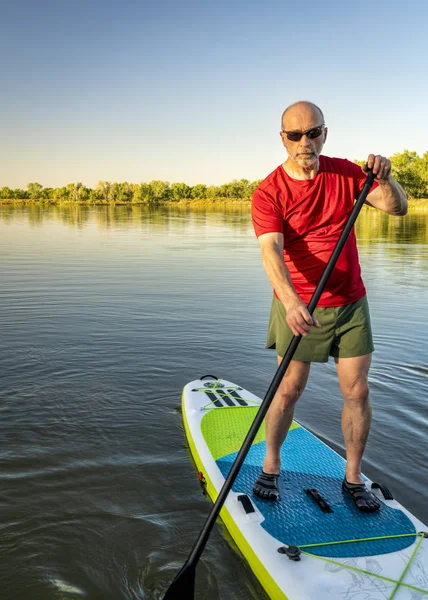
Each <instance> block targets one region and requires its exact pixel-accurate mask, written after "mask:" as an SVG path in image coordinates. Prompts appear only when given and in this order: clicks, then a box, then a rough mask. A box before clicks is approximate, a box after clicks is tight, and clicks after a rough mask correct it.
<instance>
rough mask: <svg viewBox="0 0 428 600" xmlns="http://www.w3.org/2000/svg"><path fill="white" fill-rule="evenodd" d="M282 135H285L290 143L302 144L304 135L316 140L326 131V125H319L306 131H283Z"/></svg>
mask: <svg viewBox="0 0 428 600" xmlns="http://www.w3.org/2000/svg"><path fill="white" fill-rule="evenodd" d="M281 131H282V133H285V135H286V136H287V138H288V139H289V140H290V142H300V140H301V139H302V137H303V136H304V135H306V136H308V138H309V139H310V140H314V139H315V138H317V137H319V136H320V135H321V134H322V132H323V131H324V124H322V125H318V127H312V128H311V129H307V130H306V131H285V130H284V129H281Z"/></svg>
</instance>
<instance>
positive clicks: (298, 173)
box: [282, 157, 320, 181]
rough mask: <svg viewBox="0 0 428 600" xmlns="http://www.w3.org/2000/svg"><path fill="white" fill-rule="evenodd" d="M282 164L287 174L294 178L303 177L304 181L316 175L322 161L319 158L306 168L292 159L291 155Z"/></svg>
mask: <svg viewBox="0 0 428 600" xmlns="http://www.w3.org/2000/svg"><path fill="white" fill-rule="evenodd" d="M282 166H283V168H284V171H285V172H286V173H287V175H289V176H290V177H292V178H293V179H301V180H302V181H305V180H306V179H313V178H314V177H315V175H316V174H317V173H318V170H319V168H320V161H319V159H317V160H316V162H314V163H313V164H312V165H311V166H310V167H308V168H307V169H305V167H301V166H300V165H298V164H296V163H295V162H294V161H293V160H291V158H290V157H288V158H287V160H286V161H285V163H283V165H282Z"/></svg>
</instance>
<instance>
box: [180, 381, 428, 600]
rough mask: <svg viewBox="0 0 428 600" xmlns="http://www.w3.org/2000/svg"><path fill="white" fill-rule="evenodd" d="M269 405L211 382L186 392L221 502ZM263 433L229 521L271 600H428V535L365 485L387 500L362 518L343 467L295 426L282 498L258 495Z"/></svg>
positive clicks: (211, 491) (187, 410)
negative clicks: (239, 456)
mask: <svg viewBox="0 0 428 600" xmlns="http://www.w3.org/2000/svg"><path fill="white" fill-rule="evenodd" d="M261 402H262V401H261V399H260V398H258V397H257V396H255V395H254V394H252V393H250V392H248V391H247V390H245V389H243V388H242V387H240V386H238V385H235V384H234V383H231V382H230V381H225V380H223V379H217V378H215V377H212V376H206V377H203V378H201V379H197V380H195V381H192V382H190V383H189V384H187V385H186V386H185V387H184V390H183V398H182V404H183V419H184V425H185V430H186V436H187V439H188V442H189V446H190V450H191V452H192V455H193V458H194V460H195V463H196V465H197V468H198V471H199V478H200V480H201V483H202V484H203V486H204V487H205V488H206V492H207V493H208V495H209V496H210V498H211V499H212V500H213V501H215V499H216V498H217V496H218V493H219V491H220V489H221V488H222V486H223V483H224V480H225V477H227V474H228V472H229V470H230V467H231V465H232V463H233V461H234V459H235V457H236V455H237V453H238V452H239V449H240V448H241V445H242V442H243V440H244V438H245V435H246V434H247V432H248V429H249V427H250V425H251V423H252V422H253V420H254V417H255V415H256V413H257V410H258V408H259V406H260V404H261ZM265 448H266V442H265V432H264V425H262V427H261V428H260V430H259V433H258V434H257V436H256V439H255V440H254V442H253V445H252V447H251V449H250V451H249V453H248V455H247V457H246V459H245V462H244V464H243V465H242V467H241V470H240V472H239V475H238V477H237V479H236V481H235V483H234V485H233V488H232V490H231V492H230V493H229V495H228V497H227V499H226V502H225V504H224V506H223V508H222V510H221V513H220V515H221V518H222V520H223V522H224V524H225V526H226V527H227V529H228V530H229V532H230V534H231V536H232V537H233V539H234V541H235V543H236V544H237V546H238V548H239V549H240V551H241V552H242V554H243V555H244V556H245V558H246V560H247V561H248V563H249V565H250V567H251V568H252V570H253V572H254V573H255V575H256V577H257V578H258V579H259V581H260V583H261V584H262V586H263V587H264V589H265V590H266V592H267V594H268V595H269V596H270V598H272V599H273V600H286V599H289V600H314V599H316V600H327V599H328V600H339V599H340V600H392V598H394V600H424V599H426V600H428V527H427V526H426V525H424V524H423V523H422V522H421V521H419V520H418V519H416V517H414V516H413V515H412V514H410V513H409V512H408V511H407V510H406V509H405V508H403V507H402V506H401V505H400V504H399V503H398V502H397V501H395V500H394V499H393V498H392V495H391V493H390V492H389V490H388V489H386V488H385V487H383V486H379V485H378V484H375V483H373V482H372V481H370V480H369V479H367V480H366V485H367V487H369V488H370V487H371V489H372V490H373V491H374V493H375V494H376V495H377V496H378V497H379V499H380V501H381V508H380V510H379V511H377V512H375V513H360V512H359V511H358V509H357V508H356V506H355V504H354V502H353V501H352V498H351V497H350V496H349V494H346V493H345V492H342V489H341V484H342V480H343V476H344V472H345V461H344V460H343V458H341V457H340V456H339V455H338V454H337V453H336V452H334V451H333V450H332V449H331V448H329V447H328V446H327V445H326V444H324V443H323V442H321V441H320V440H319V439H318V438H317V437H315V436H314V435H312V434H311V433H310V432H309V431H307V430H306V429H305V428H304V427H302V426H301V425H299V424H298V423H297V422H295V421H294V422H293V424H292V427H291V429H290V431H289V433H288V436H287V439H286V442H285V443H284V445H283V447H282V450H281V461H282V471H281V477H280V479H279V491H280V497H281V500H280V501H279V502H273V501H269V500H262V499H260V498H258V497H257V496H255V495H254V494H253V491H252V490H253V484H254V482H255V480H256V479H257V477H258V476H259V474H260V471H261V468H262V464H263V459H264V455H265Z"/></svg>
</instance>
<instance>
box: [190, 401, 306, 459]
mask: <svg viewBox="0 0 428 600" xmlns="http://www.w3.org/2000/svg"><path fill="white" fill-rule="evenodd" d="M257 411H258V407H256V406H246V407H244V406H230V407H229V406H225V407H223V408H216V409H213V410H209V411H207V413H206V414H205V416H204V417H203V419H202V421H201V431H202V435H203V436H204V438H205V441H206V443H207V446H208V448H209V449H210V451H211V454H212V456H213V458H214V460H218V459H219V458H221V457H223V456H228V455H229V454H232V453H233V452H238V450H240V448H241V446H242V443H243V441H244V439H245V436H246V435H247V433H248V430H249V428H250V427H251V424H252V422H253V421H254V417H255V416H256V414H257ZM297 427H300V425H299V424H298V423H295V422H294V421H293V423H292V425H291V427H290V430H291V429H296V428H297ZM265 439H266V435H265V424H264V422H263V423H262V425H261V427H260V429H259V431H258V433H257V435H256V438H255V440H254V442H253V444H258V443H259V442H264V441H265Z"/></svg>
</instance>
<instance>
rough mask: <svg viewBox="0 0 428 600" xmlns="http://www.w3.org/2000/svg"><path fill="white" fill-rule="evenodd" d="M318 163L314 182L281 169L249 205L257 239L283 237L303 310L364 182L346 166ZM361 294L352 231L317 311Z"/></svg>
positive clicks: (358, 170)
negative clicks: (273, 233) (268, 235)
mask: <svg viewBox="0 0 428 600" xmlns="http://www.w3.org/2000/svg"><path fill="white" fill-rule="evenodd" d="M319 162H320V165H319V171H318V173H317V174H316V176H315V177H314V178H313V179H308V180H304V181H301V180H298V179H293V178H292V177H290V176H289V175H287V173H286V172H285V170H284V168H283V166H282V165H281V166H279V167H278V168H277V169H275V171H273V172H272V173H271V174H270V175H268V176H267V177H266V179H265V180H264V181H262V183H261V184H260V185H259V186H258V187H257V188H256V190H255V192H254V195H253V202H252V216H253V225H254V230H255V232H256V235H257V237H259V236H260V235H262V234H263V233H272V232H279V233H282V234H283V235H284V261H285V264H286V266H287V268H288V270H289V272H290V276H291V280H292V282H293V285H294V287H295V289H296V292H297V293H298V294H299V296H300V297H301V299H302V300H303V302H305V304H308V303H309V301H310V299H311V297H312V294H313V292H314V291H315V288H316V286H317V284H318V282H319V280H320V279H321V275H322V273H323V271H324V269H325V266H326V264H327V262H328V260H329V258H330V256H331V254H332V252H333V250H334V247H335V245H336V242H337V240H338V239H339V236H340V234H341V233H342V231H343V228H344V226H345V223H346V220H347V218H348V216H349V214H350V212H351V211H352V208H353V206H354V201H355V198H357V197H358V195H359V193H360V192H361V190H362V188H363V185H364V183H365V181H366V176H365V175H364V173H363V172H362V170H361V167H359V166H358V165H356V164H354V163H352V162H350V161H348V160H345V159H341V158H329V157H327V156H320V158H319ZM374 185H375V186H376V187H377V185H378V184H377V183H376V182H375V184H374ZM372 189H374V188H372ZM365 294H366V289H365V287H364V283H363V280H362V279H361V269H360V265H359V262H358V250H357V243H356V239H355V232H354V230H352V231H351V233H350V235H349V237H348V240H347V242H346V244H345V247H344V248H343V250H342V252H341V254H340V256H339V259H338V261H337V263H336V266H335V268H334V270H333V272H332V274H331V275H330V278H329V280H328V282H327V285H326V286H325V288H324V291H323V293H322V295H321V299H320V301H319V303H318V306H345V305H346V304H351V303H352V302H356V301H357V300H359V299H360V298H362V297H363V296H364V295H365Z"/></svg>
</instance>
